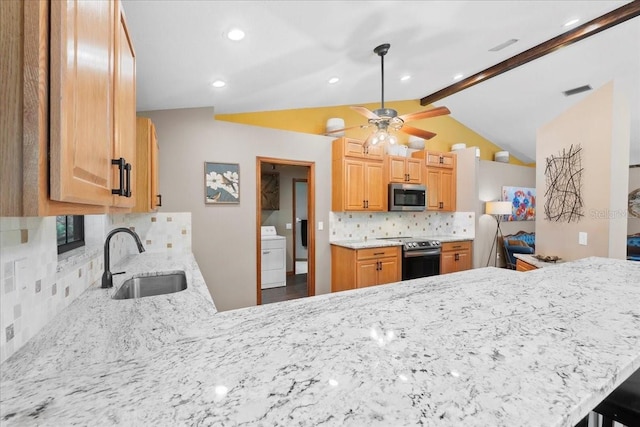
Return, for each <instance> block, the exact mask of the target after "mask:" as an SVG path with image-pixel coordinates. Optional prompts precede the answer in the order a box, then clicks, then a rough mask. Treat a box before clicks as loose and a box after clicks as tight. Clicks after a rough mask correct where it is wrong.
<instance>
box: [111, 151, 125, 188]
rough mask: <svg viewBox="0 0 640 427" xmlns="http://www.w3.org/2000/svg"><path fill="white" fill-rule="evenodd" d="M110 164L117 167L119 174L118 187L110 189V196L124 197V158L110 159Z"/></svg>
mask: <svg viewBox="0 0 640 427" xmlns="http://www.w3.org/2000/svg"><path fill="white" fill-rule="evenodd" d="M111 164H112V165H117V166H118V172H119V174H120V187H119V188H112V189H111V194H115V195H117V196H124V195H126V191H127V190H126V188H125V167H126V165H127V162H126V161H125V160H124V158H122V157H120V158H119V159H111Z"/></svg>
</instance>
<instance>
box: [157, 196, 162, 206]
mask: <svg viewBox="0 0 640 427" xmlns="http://www.w3.org/2000/svg"><path fill="white" fill-rule="evenodd" d="M156 197H157V198H158V204H157V205H156V206H162V194H156Z"/></svg>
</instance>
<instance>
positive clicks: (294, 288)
mask: <svg viewBox="0 0 640 427" xmlns="http://www.w3.org/2000/svg"><path fill="white" fill-rule="evenodd" d="M306 296H308V295H307V275H306V274H296V275H292V276H287V286H281V287H279V288H271V289H263V290H262V304H269V303H272V302H279V301H287V300H290V299H297V298H304V297H306Z"/></svg>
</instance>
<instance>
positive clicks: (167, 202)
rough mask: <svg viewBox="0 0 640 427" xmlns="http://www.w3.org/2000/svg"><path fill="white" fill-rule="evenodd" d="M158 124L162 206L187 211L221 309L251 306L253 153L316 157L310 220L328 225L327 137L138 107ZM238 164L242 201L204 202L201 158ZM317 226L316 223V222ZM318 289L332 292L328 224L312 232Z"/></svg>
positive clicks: (195, 111)
mask: <svg viewBox="0 0 640 427" xmlns="http://www.w3.org/2000/svg"><path fill="white" fill-rule="evenodd" d="M139 115H140V116H144V117H149V118H151V120H152V121H153V122H154V124H155V126H156V131H157V135H158V145H159V147H160V169H159V170H160V192H161V193H162V196H163V197H162V202H163V207H162V208H161V209H162V210H180V211H189V212H191V213H192V221H193V230H194V232H193V252H194V255H195V257H196V259H197V261H198V264H199V266H200V269H201V271H202V274H203V276H204V279H205V281H206V282H207V286H208V287H209V290H210V291H211V295H212V296H213V299H214V301H215V303H216V307H217V308H218V309H219V310H229V309H234V308H239V307H246V306H252V305H255V304H256V298H257V284H256V277H257V272H256V268H257V261H256V244H257V242H256V232H257V230H256V227H257V225H256V206H257V203H256V197H257V192H256V157H258V156H262V157H272V158H282V159H291V160H299V161H310V162H315V183H316V187H315V189H316V195H315V196H316V212H315V215H316V221H323V222H324V223H325V224H328V223H329V209H330V206H331V141H332V139H333V138H329V137H324V136H318V135H309V134H303V133H296V132H288V131H280V130H274V129H267V128H261V127H256V126H247V125H240V124H236V123H229V122H218V121H215V120H214V119H213V109H212V108H190V109H181V110H163V111H152V112H146V113H139ZM205 161H210V162H226V163H238V164H239V165H240V204H238V205H225V206H220V205H205V204H204V175H203V174H204V162H205ZM316 230H317V224H316ZM315 261H316V294H322V293H328V292H330V290H331V280H330V271H331V253H330V246H329V228H328V227H326V226H325V228H324V230H323V231H316V260H315Z"/></svg>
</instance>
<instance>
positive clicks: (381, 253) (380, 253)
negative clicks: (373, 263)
mask: <svg viewBox="0 0 640 427" xmlns="http://www.w3.org/2000/svg"><path fill="white" fill-rule="evenodd" d="M373 254H374V255H384V252H374V253H373Z"/></svg>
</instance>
